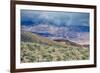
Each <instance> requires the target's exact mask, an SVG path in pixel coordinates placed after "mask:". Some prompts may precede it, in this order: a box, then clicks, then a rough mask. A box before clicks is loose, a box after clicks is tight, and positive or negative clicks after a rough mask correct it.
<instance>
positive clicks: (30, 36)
mask: <svg viewBox="0 0 100 73" xmlns="http://www.w3.org/2000/svg"><path fill="white" fill-rule="evenodd" d="M21 41H23V42H37V43H41V44H47V45H57V46H62V47H69V46H74V47H82V46H81V45H79V44H77V43H74V42H71V41H69V40H64V39H61V40H60V39H58V40H57V39H56V40H50V39H48V38H46V37H42V36H39V35H37V34H34V33H31V32H26V31H22V32H21ZM61 42H64V43H61Z"/></svg>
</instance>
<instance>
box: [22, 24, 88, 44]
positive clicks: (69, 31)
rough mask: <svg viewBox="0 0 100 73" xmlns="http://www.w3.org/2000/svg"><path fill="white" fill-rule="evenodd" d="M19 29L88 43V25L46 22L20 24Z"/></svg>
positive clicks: (44, 35)
mask: <svg viewBox="0 0 100 73" xmlns="http://www.w3.org/2000/svg"><path fill="white" fill-rule="evenodd" d="M21 30H22V31H28V32H32V33H34V34H37V35H40V36H43V37H47V38H48V39H52V40H55V39H68V40H70V41H73V42H76V43H78V44H83V45H84V44H89V27H88V26H67V27H55V26H53V25H48V24H38V25H34V26H22V27H21Z"/></svg>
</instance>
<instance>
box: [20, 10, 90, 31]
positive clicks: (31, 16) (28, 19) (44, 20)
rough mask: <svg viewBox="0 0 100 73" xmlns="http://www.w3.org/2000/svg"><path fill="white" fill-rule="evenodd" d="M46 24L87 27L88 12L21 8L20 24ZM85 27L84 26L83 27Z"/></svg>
mask: <svg viewBox="0 0 100 73" xmlns="http://www.w3.org/2000/svg"><path fill="white" fill-rule="evenodd" d="M40 24H48V25H53V26H56V27H68V26H78V27H79V26H81V27H83V28H84V27H86V29H88V27H89V13H78V12H61V11H58V12H56V11H36V10H21V25H26V26H35V25H40ZM84 29H85V28H84Z"/></svg>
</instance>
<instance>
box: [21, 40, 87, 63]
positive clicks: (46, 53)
mask: <svg viewBox="0 0 100 73" xmlns="http://www.w3.org/2000/svg"><path fill="white" fill-rule="evenodd" d="M87 59H89V48H81V47H80V48H79V47H73V46H68V47H62V46H57V45H47V44H45V43H44V44H43V43H36V42H21V62H22V63H27V62H49V61H70V60H87Z"/></svg>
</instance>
